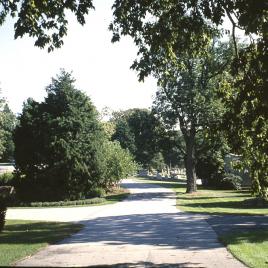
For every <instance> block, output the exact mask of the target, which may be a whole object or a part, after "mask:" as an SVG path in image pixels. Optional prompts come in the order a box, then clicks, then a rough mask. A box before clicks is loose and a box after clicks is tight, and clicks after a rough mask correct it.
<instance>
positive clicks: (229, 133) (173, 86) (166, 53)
mask: <svg viewBox="0 0 268 268" xmlns="http://www.w3.org/2000/svg"><path fill="white" fill-rule="evenodd" d="M56 3H58V1H56V0H55V1H49V2H46V3H44V2H40V1H33V2H28V1H22V2H21V3H20V1H16V2H13V1H8V0H5V1H3V2H2V3H1V5H2V7H3V8H2V11H1V16H0V18H1V20H0V24H2V23H4V21H5V18H6V16H7V15H9V14H11V15H12V16H17V22H16V24H15V37H16V38H17V37H21V36H23V35H25V34H29V35H30V36H32V37H34V38H35V40H36V41H35V45H37V46H39V47H41V48H44V47H47V48H48V51H52V50H53V49H54V48H59V47H61V46H62V45H63V37H64V35H66V34H67V23H68V21H67V20H66V16H65V11H67V10H70V11H71V12H73V13H74V14H75V15H76V17H77V20H78V22H79V23H80V24H84V23H85V16H86V14H87V13H88V12H89V10H90V9H93V8H94V6H93V2H92V1H91V0H87V1H74V0H73V1H72V0H71V1H66V2H64V3H61V5H56ZM112 9H113V21H112V22H111V24H110V27H109V29H110V30H111V32H112V33H113V37H112V42H116V41H119V40H120V38H121V37H123V36H126V35H127V36H130V37H132V39H133V41H134V43H135V45H136V46H137V48H138V54H137V59H136V60H135V61H134V62H133V64H132V68H133V69H134V70H136V71H137V72H138V76H139V79H140V80H143V79H145V77H147V76H148V75H153V76H154V77H156V79H157V81H158V86H159V90H158V93H157V96H156V100H155V104H156V105H155V110H156V111H157V112H156V113H157V116H158V117H159V118H160V120H162V121H163V123H164V124H166V126H169V127H170V128H174V127H175V125H179V127H180V130H181V134H182V138H183V141H184V143H185V154H184V156H185V166H186V170H187V192H189V193H191V192H195V191H196V190H197V189H196V172H197V170H196V169H197V167H198V164H197V157H198V154H199V152H198V151H199V149H198V147H199V143H200V146H201V147H202V143H203V142H205V143H206V141H210V146H211V147H210V149H209V150H211V151H213V152H215V151H214V149H212V148H213V146H216V147H215V148H218V149H219V152H222V151H223V150H224V147H225V144H227V145H228V146H229V148H230V151H231V152H233V153H235V154H237V155H240V156H241V162H240V164H241V168H244V169H247V170H248V172H249V175H250V177H251V179H252V190H253V193H254V194H256V195H257V196H258V197H261V198H264V199H267V195H268V193H267V192H268V191H267V188H268V155H267V151H268V147H267V146H268V142H267V137H268V106H267V101H266V100H267V88H268V85H267V81H268V80H267V77H268V73H267V70H268V66H267V64H268V62H267V51H268V49H267V44H268V42H267V26H268V20H267V17H268V14H267V10H268V6H267V2H266V1H254V0H250V1H248V0H247V1H246V0H240V1H234V0H202V1H199V0H197V1H192V0H180V1H177V0H176V1H175V0H168V1H156V0H150V1H144V0H138V1H131V0H126V1H121V0H115V1H114V4H113V6H112ZM31 14H32V15H33V16H31ZM225 20H228V21H229V23H230V25H231V30H226V29H225V28H224V26H223V24H224V21H225ZM237 29H239V30H242V31H243V32H244V34H245V36H247V37H248V39H247V41H246V42H243V43H242V44H240V43H239V40H238V39H237V36H236V31H237ZM226 33H227V34H228V35H229V36H230V42H229V43H228V44H223V42H222V37H223V36H224V35H226ZM224 140H225V141H226V142H224ZM201 147H200V148H201ZM205 147H206V146H205ZM205 147H203V148H205ZM221 147H222V148H221ZM134 149H135V148H133V150H134ZM200 150H201V149H200ZM209 150H207V152H208V151H209ZM207 155H208V153H207ZM215 155H216V154H214V156H215ZM205 162H209V161H207V160H204V163H205Z"/></svg>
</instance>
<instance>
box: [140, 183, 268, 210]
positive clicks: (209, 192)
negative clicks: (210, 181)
mask: <svg viewBox="0 0 268 268" xmlns="http://www.w3.org/2000/svg"><path fill="white" fill-rule="evenodd" d="M138 180H139V181H144V182H146V183H153V184H158V185H161V186H163V187H166V188H170V189H172V190H174V191H175V192H176V199H177V207H178V208H179V209H181V210H183V211H187V212H193V213H205V214H240V215H268V204H267V203H266V204H264V205H263V206H261V207H258V206H257V205H256V200H255V198H253V197H252V196H251V193H250V191H249V190H239V191H237V190H218V189H209V188H206V187H204V186H198V192H196V193H193V194H186V193H185V191H186V185H185V181H183V180H177V182H176V181H174V180H163V181H161V180H156V179H144V178H142V179H138Z"/></svg>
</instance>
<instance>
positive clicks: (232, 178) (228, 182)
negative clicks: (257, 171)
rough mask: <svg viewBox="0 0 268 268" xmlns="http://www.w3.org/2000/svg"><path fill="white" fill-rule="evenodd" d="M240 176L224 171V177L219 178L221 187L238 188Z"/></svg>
mask: <svg viewBox="0 0 268 268" xmlns="http://www.w3.org/2000/svg"><path fill="white" fill-rule="evenodd" d="M241 184H242V178H241V177H240V176H238V175H234V174H232V173H225V175H224V178H223V179H222V180H221V188H223V189H227V190H228V189H229V190H240V189H241Z"/></svg>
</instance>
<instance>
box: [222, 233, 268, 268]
mask: <svg viewBox="0 0 268 268" xmlns="http://www.w3.org/2000/svg"><path fill="white" fill-rule="evenodd" d="M220 240H221V241H222V242H223V243H224V245H225V246H226V247H227V248H228V250H230V251H231V252H232V254H233V255H235V257H236V258H238V259H239V260H241V261H242V262H244V263H245V264H246V265H248V266H249V267H254V268H264V267H267V266H268V254H267V252H268V229H260V230H251V231H244V232H235V233H231V234H229V235H223V236H221V237H220Z"/></svg>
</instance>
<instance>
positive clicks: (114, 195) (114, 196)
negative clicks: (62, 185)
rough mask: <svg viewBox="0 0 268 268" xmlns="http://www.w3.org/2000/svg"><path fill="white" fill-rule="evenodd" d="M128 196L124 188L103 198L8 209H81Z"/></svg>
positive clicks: (37, 203)
mask: <svg viewBox="0 0 268 268" xmlns="http://www.w3.org/2000/svg"><path fill="white" fill-rule="evenodd" d="M128 195H129V191H128V190H127V189H124V188H117V189H114V190H113V191H111V192H109V193H107V194H106V195H105V196H104V197H94V198H90V199H83V200H74V201H58V202H31V203H21V204H20V205H15V206H12V207H10V208H16V209H17V208H21V209H23V208H37V207H38V208H48V207H81V206H101V205H108V204H113V203H116V202H119V201H122V200H123V199H125V198H126V197H127V196H128Z"/></svg>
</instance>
